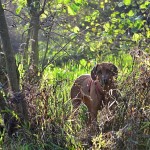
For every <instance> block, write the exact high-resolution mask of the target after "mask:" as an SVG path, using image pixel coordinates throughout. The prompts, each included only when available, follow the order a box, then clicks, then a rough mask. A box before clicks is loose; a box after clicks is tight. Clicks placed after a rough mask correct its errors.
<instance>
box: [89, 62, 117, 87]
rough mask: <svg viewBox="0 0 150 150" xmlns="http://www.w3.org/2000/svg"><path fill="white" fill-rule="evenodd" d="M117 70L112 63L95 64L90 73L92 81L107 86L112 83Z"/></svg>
mask: <svg viewBox="0 0 150 150" xmlns="http://www.w3.org/2000/svg"><path fill="white" fill-rule="evenodd" d="M117 75H118V69H117V67H116V66H115V65H114V64H112V63H101V64H97V65H96V66H95V67H94V68H93V69H92V71H91V77H92V79H93V80H99V81H100V83H101V85H103V86H104V85H109V84H110V83H111V82H112V81H113V77H117Z"/></svg>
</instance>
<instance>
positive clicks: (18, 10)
mask: <svg viewBox="0 0 150 150" xmlns="http://www.w3.org/2000/svg"><path fill="white" fill-rule="evenodd" d="M21 9H22V7H17V9H16V14H17V15H18V14H20V11H21Z"/></svg>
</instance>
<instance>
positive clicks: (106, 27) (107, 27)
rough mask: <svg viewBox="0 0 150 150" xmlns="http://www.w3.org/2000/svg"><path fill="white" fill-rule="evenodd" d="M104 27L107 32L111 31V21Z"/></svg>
mask: <svg viewBox="0 0 150 150" xmlns="http://www.w3.org/2000/svg"><path fill="white" fill-rule="evenodd" d="M103 28H104V29H105V31H106V32H107V31H109V29H110V23H109V22H108V23H105V24H104V25H103Z"/></svg>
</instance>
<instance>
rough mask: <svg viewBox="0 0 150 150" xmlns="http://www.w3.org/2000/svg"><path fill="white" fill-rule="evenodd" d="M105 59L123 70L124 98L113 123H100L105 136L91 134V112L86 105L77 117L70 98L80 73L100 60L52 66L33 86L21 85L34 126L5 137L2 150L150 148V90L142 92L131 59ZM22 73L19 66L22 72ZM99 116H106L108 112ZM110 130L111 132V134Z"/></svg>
mask: <svg viewBox="0 0 150 150" xmlns="http://www.w3.org/2000/svg"><path fill="white" fill-rule="evenodd" d="M97 61H99V60H98V59H97ZM103 61H106V62H108V61H109V62H113V63H114V64H116V65H117V66H118V68H119V76H118V91H119V94H120V95H119V96H118V98H117V101H118V105H117V107H116V111H115V114H114V116H113V119H112V120H111V121H108V120H107V119H106V118H107V117H106V118H104V117H103V118H101V120H99V125H100V131H101V132H97V133H96V134H94V135H93V134H90V131H89V128H87V126H86V121H87V113H86V111H87V108H86V107H85V106H84V105H81V106H80V108H79V115H78V116H77V117H75V116H74V115H73V112H72V105H71V99H70V88H71V86H72V84H73V81H74V80H75V79H76V78H77V77H78V76H80V75H81V74H87V73H90V70H91V69H92V67H93V66H94V65H95V64H96V62H95V61H94V60H91V61H90V62H87V61H86V60H84V59H83V60H80V62H79V63H76V62H74V61H70V62H68V63H67V64H63V67H57V66H55V65H50V66H48V67H47V68H46V69H45V71H44V74H43V76H42V79H40V80H39V82H38V83H37V84H34V85H30V84H28V82H25V83H24V81H22V83H23V84H24V87H25V88H24V89H25V91H24V93H25V97H26V100H27V103H28V111H29V119H30V123H29V124H24V126H23V128H21V129H20V130H18V132H17V133H16V134H15V135H14V137H13V139H10V138H9V137H8V136H7V135H5V139H3V140H4V142H1V143H2V147H3V149H5V150H7V149H16V150H30V149H31V150H34V149H38V150H40V149H41V150H44V149H46V150H49V149H52V150H53V149H56V150H64V149H66V150H76V149H89V148H91V149H93V150H94V149H95V150H96V149H115V148H116V149H119V148H122V149H134V148H138V149H139V148H140V149H141V150H142V149H143V150H144V149H148V147H149V145H150V141H149V140H148V134H149V133H150V131H149V126H150V123H149V121H148V120H146V118H148V117H149V112H150V111H149V110H150V107H149V105H148V104H149V103H148V104H145V101H146V99H147V97H146V96H147V95H146V91H145V90H144V91H143V93H144V92H145V94H143V95H142V94H141V93H140V90H141V89H140V88H141V86H140V83H139V80H138V75H135V74H134V73H135V72H136V71H137V72H138V70H134V72H133V70H132V69H133V66H132V65H133V63H132V58H131V57H130V55H128V54H125V53H120V56H113V55H109V56H107V57H105V60H103ZM21 69H22V67H21V66H20V72H22V71H21ZM21 77H23V72H22V75H21ZM135 83H139V84H138V85H135ZM136 89H139V90H136ZM144 96H145V97H144ZM143 97H144V98H143ZM135 102H136V103H135ZM141 111H142V112H141ZM144 114H145V115H146V116H144ZM100 115H101V116H106V114H105V112H104V113H102V112H101V114H100ZM140 115H141V116H140ZM140 117H145V118H140ZM103 119H105V120H103ZM105 126H107V128H109V130H107V131H106V132H104V130H105V129H106V127H105ZM103 129H104V130H103ZM140 135H141V136H140Z"/></svg>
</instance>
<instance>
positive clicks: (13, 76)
mask: <svg viewBox="0 0 150 150" xmlns="http://www.w3.org/2000/svg"><path fill="white" fill-rule="evenodd" d="M0 35H1V39H2V44H3V51H4V54H5V60H6V68H7V74H8V78H9V82H10V89H11V91H12V93H11V94H12V96H13V97H14V100H15V106H16V110H14V111H15V112H17V113H18V115H21V117H23V118H26V119H27V109H26V102H25V100H24V96H23V95H22V94H20V89H19V77H18V73H19V72H18V69H17V66H16V61H15V57H14V54H13V51H12V46H11V42H10V37H9V32H8V27H7V24H6V20H5V15H4V10H3V8H2V3H1V0H0ZM2 109H5V108H2Z"/></svg>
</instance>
